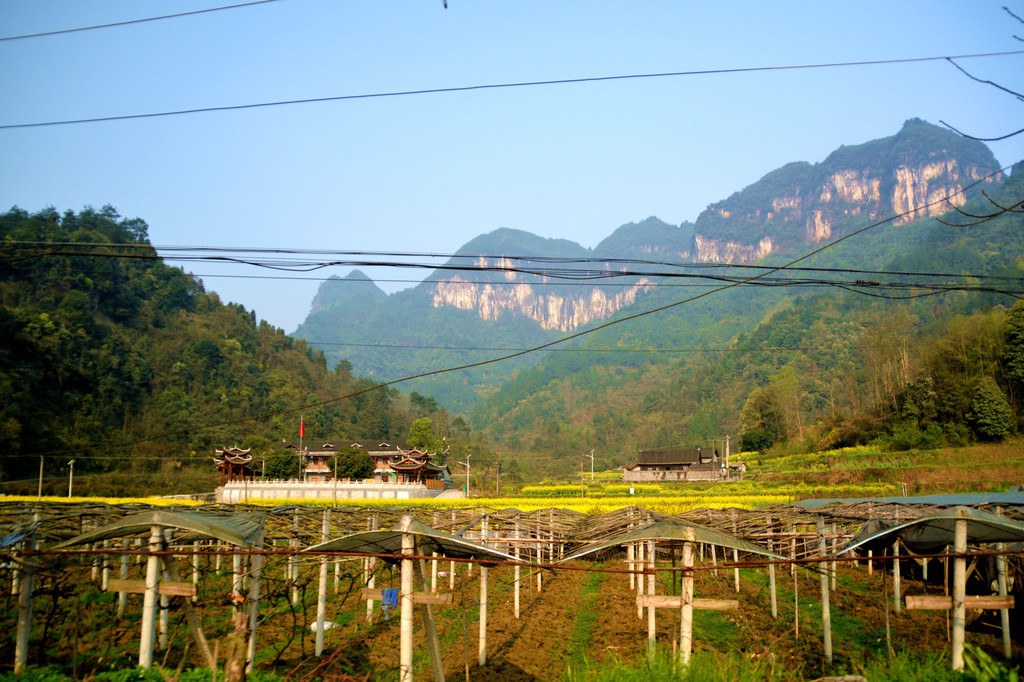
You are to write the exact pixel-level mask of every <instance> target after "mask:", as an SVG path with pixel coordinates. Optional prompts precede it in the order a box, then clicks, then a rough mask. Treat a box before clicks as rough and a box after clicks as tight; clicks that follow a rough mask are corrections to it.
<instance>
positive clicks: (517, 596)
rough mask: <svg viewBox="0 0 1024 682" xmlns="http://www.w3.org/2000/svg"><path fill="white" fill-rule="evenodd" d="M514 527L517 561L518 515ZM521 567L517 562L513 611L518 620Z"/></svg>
mask: <svg viewBox="0 0 1024 682" xmlns="http://www.w3.org/2000/svg"><path fill="white" fill-rule="evenodd" d="M514 529H515V530H514V532H515V534H516V546H515V557H516V561H519V518H518V517H516V522H515V526H514ZM519 568H520V566H519V565H518V564H516V567H515V581H514V584H515V588H514V590H513V591H514V597H515V601H514V602H513V613H514V614H515V617H516V620H519Z"/></svg>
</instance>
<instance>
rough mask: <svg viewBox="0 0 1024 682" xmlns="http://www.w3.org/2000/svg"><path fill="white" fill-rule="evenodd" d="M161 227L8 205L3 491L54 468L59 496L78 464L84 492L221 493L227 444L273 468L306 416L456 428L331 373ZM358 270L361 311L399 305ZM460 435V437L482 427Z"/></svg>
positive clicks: (378, 430) (350, 423) (331, 421)
mask: <svg viewBox="0 0 1024 682" xmlns="http://www.w3.org/2000/svg"><path fill="white" fill-rule="evenodd" d="M147 233H148V228H147V226H146V224H145V223H144V222H143V221H142V220H138V219H131V220H129V219H125V218H122V217H121V216H120V215H118V214H117V212H116V211H115V210H114V209H113V208H111V207H109V206H108V207H104V208H103V209H100V210H95V209H91V208H87V209H85V210H83V211H81V212H79V213H75V212H72V211H67V212H65V213H63V214H60V213H58V212H57V211H55V210H53V209H44V210H42V211H39V212H38V213H34V214H29V213H27V212H25V211H22V210H20V209H17V208H14V209H12V210H10V211H8V212H6V213H2V214H0V262H2V263H3V267H0V336H2V338H3V342H2V343H0V483H2V484H3V486H4V487H3V492H5V493H10V492H12V491H15V490H17V486H18V485H21V486H23V490H24V488H29V487H30V488H31V490H32V492H33V494H34V493H35V490H36V489H35V484H36V474H37V472H40V467H41V466H42V465H44V464H45V472H46V474H47V477H48V479H47V482H46V483H47V485H46V487H47V489H48V491H53V490H54V483H53V480H54V478H56V479H57V481H58V482H59V484H62V485H65V486H66V485H67V480H68V478H67V473H66V472H67V468H63V473H62V467H66V464H65V463H66V462H67V461H68V460H69V459H71V458H74V460H75V461H76V464H75V469H74V474H75V479H74V482H75V486H76V488H75V490H76V491H78V492H84V491H91V492H93V493H94V494H134V495H139V494H144V493H146V492H147V491H149V490H154V489H162V490H164V491H173V492H199V491H203V492H208V491H209V490H212V488H213V487H214V486H215V485H216V480H217V479H216V472H215V470H214V469H213V466H212V463H211V458H212V456H213V453H214V450H215V449H216V448H223V447H229V446H232V445H239V446H241V447H245V448H251V449H252V451H253V454H254V455H255V456H256V458H257V461H260V460H261V459H263V458H264V457H267V456H268V455H270V454H271V453H273V452H274V451H275V450H277V449H279V448H280V443H282V441H283V440H291V439H292V438H294V437H295V436H296V432H297V430H298V426H299V419H300V416H299V414H302V415H303V417H304V420H305V426H306V432H307V435H308V436H309V437H310V438H332V439H357V438H364V437H366V436H372V437H378V438H387V439H389V440H391V441H392V442H396V441H397V442H402V441H404V439H405V438H406V437H407V436H408V435H409V433H410V430H411V425H412V422H413V421H414V420H415V419H417V418H420V417H430V418H432V419H433V420H434V421H433V423H434V424H437V425H438V426H439V427H443V428H446V429H448V422H447V415H446V413H444V412H443V410H439V409H438V408H437V406H436V405H433V404H431V403H429V401H424V400H419V402H417V400H416V399H415V398H414V397H413V396H409V399H408V400H406V399H405V397H404V396H400V395H399V394H398V393H397V392H396V391H394V390H389V389H385V388H382V387H380V386H378V385H376V384H375V383H374V382H372V381H370V380H367V379H364V378H359V377H356V376H353V374H352V373H351V372H349V371H347V370H345V369H344V368H338V369H335V370H334V371H331V370H329V369H328V368H327V364H326V361H325V358H324V356H323V354H322V353H320V352H318V351H315V350H313V349H311V348H310V347H309V346H308V345H307V344H306V343H305V342H303V341H301V340H297V339H292V338H290V337H288V336H286V335H285V333H284V331H283V330H281V329H277V328H274V327H272V326H270V325H268V324H267V323H266V322H263V323H257V321H256V315H255V313H253V312H252V311H247V310H245V309H244V308H243V307H242V306H239V305H234V304H228V305H225V304H223V303H222V302H221V301H220V299H219V298H218V296H217V294H216V293H213V292H206V291H204V289H203V287H202V284H201V283H200V282H199V281H198V280H196V279H194V278H193V277H192V276H190V275H187V274H185V273H184V272H182V271H181V270H180V269H177V268H172V267H170V266H167V265H165V264H164V263H163V262H162V260H161V259H160V258H159V257H158V256H157V254H156V251H155V250H154V249H153V247H152V246H151V245H150V243H149V240H148V236H147ZM72 243H73V244H74V248H73V249H68V248H67V245H68V244H72ZM350 279H351V280H352V283H351V286H350V288H347V289H340V290H339V291H338V292H333V291H332V292H330V293H347V294H348V298H347V299H346V300H344V304H345V305H346V306H348V307H349V308H350V309H356V308H358V306H360V305H363V306H367V307H371V306H372V305H373V302H374V301H375V300H376V301H377V302H378V303H379V302H380V301H382V300H384V299H385V298H386V297H385V296H384V293H383V292H381V291H380V290H379V289H377V288H376V286H375V285H374V284H373V283H371V282H369V280H367V279H366V278H365V277H364V278H361V279H360V278H359V277H358V275H355V276H351V277H350ZM320 303H322V304H323V305H331V304H333V303H338V299H337V298H336V299H334V300H333V301H330V300H324V301H321V302H320ZM373 389H376V390H373ZM351 394H356V396H357V397H355V398H354V399H352V400H338V398H339V397H343V396H347V395H351ZM321 401H328V402H327V403H326V404H319V403H320V402H321ZM303 406H307V407H306V408H305V409H303V410H302V412H301V413H300V412H298V410H299V409H300V408H302V407H303ZM448 430H449V432H450V435H451V437H450V438H449V439H448V443H449V444H455V445H458V443H459V441H458V439H459V438H463V439H464V440H468V439H469V438H471V436H472V434H470V433H469V431H468V429H467V428H465V425H464V424H462V427H456V428H452V429H448ZM479 451H480V450H479V449H474V452H479ZM291 459H292V460H294V457H292V458H291ZM44 460H45V462H44ZM101 475H102V476H101ZM111 477H117V479H118V480H116V481H113V482H112V478H111ZM19 479H21V481H22V482H21V483H18V480H19ZM98 480H102V481H104V482H103V483H102V485H103V486H104V487H99V486H98V485H97V483H96V481H98Z"/></svg>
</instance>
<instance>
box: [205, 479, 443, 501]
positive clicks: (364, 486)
mask: <svg viewBox="0 0 1024 682" xmlns="http://www.w3.org/2000/svg"><path fill="white" fill-rule="evenodd" d="M441 492H442V491H441V490H428V489H427V486H425V485H423V484H422V483H342V482H341V481H339V482H338V483H337V485H335V484H334V482H326V483H306V482H304V481H299V480H292V481H262V482H259V483H253V482H245V483H243V482H239V481H234V482H232V483H227V484H225V485H224V486H223V487H221V488H217V492H216V499H217V502H225V503H229V504H230V503H235V502H245V501H246V500H303V499H305V500H332V501H333V500H334V499H335V495H337V499H338V501H343V500H410V499H416V498H421V497H437V496H438V495H439V494H441Z"/></svg>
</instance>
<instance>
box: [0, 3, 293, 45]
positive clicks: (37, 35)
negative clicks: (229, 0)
mask: <svg viewBox="0 0 1024 682" xmlns="http://www.w3.org/2000/svg"><path fill="white" fill-rule="evenodd" d="M277 1H278V0H252V2H241V3H238V4H237V5H224V6H223V7H209V8H207V9H197V10H193V11H191V12H178V13H177V14H163V15H161V16H158V17H146V18H145V19H129V20H127V21H115V22H112V23H109V24H97V25H95V26H81V27H79V28H64V29H60V30H57V31H42V32H40V33H26V34H23V35H19V36H4V37H0V42H5V41H9V40H26V39H28V38H43V37H46V36H56V35H63V34H65V33H78V32H81V31H95V30H97V29H101V28H113V27H115V26H129V25H131V24H143V23H146V22H149V21H161V20H163V19H177V18H179V17H187V16H191V15H193V14H207V13H209V12H219V11H221V10H225V9H238V8H240V7H250V6H252V5H265V4H266V3H268V2H277Z"/></svg>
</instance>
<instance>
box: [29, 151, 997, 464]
mask: <svg viewBox="0 0 1024 682" xmlns="http://www.w3.org/2000/svg"><path fill="white" fill-rule="evenodd" d="M1008 168H1009V167H1008ZM1008 168H1001V169H999V170H998V171H995V172H994V173H991V174H989V175H987V176H984V177H981V178H979V179H977V180H975V181H974V182H972V183H971V184H968V185H967V186H965V187H963V188H961V189H958V190H957V191H956V193H954V194H964V193H966V191H967V190H969V189H971V188H973V187H975V186H977V185H979V184H981V183H982V182H985V181H987V180H988V179H989V178H991V177H993V176H994V175H996V174H998V173H1002V172H1005V171H1006V170H1008ZM948 200H949V196H948V195H947V196H944V197H942V198H941V199H937V200H934V201H932V202H930V203H928V204H926V205H925V206H923V207H919V208H915V209H909V210H907V211H904V212H902V213H896V214H893V215H891V216H889V217H888V218H884V219H882V220H878V221H876V222H873V223H871V224H869V225H865V226H864V227H861V228H859V229H856V230H854V231H852V232H850V233H848V235H845V236H843V237H840V238H838V239H836V240H833V241H831V242H828V243H826V244H823V245H821V246H820V247H818V248H817V249H813V250H812V251H810V252H808V253H806V254H804V255H803V256H800V257H798V258H795V259H794V260H791V261H790V262H787V263H784V264H782V265H777V266H771V267H770V269H768V270H766V271H765V272H762V273H760V274H755V275H752V276H750V278H748V279H746V280H744V281H741V282H733V283H729V284H724V285H722V286H719V287H716V288H714V289H711V290H708V291H705V292H701V293H699V294H695V295H693V296H689V297H687V298H684V299H682V300H679V301H675V302H673V303H667V304H665V305H659V306H656V307H654V308H650V309H647V310H641V311H640V312H635V313H633V314H629V315H624V316H623V317H618V318H615V319H610V321H608V322H605V323H602V324H600V325H596V326H594V327H592V328H588V329H585V330H582V331H579V332H574V333H572V334H568V335H565V336H563V337H561V338H559V339H555V340H553V341H548V342H546V343H542V344H540V345H537V346H534V347H531V348H526V349H523V350H517V351H513V352H508V353H506V354H504V355H500V356H498V357H492V358H488V359H483V360H477V361H472V363H464V364H462V365H459V366H456V367H447V368H442V369H439V370H430V371H427V372H421V373H418V374H414V375H410V376H407V377H400V378H398V379H392V380H390V381H384V382H381V383H378V384H374V385H372V386H367V387H365V388H361V389H358V390H355V391H352V392H350V393H347V394H345V395H339V396H336V397H333V398H328V399H326V400H315V401H313V402H309V403H306V404H301V406H298V407H296V408H288V409H285V410H279V411H275V412H271V413H265V414H262V415H253V416H250V417H243V418H241V419H231V420H226V421H222V422H216V423H213V424H205V425H202V426H198V427H191V428H186V429H178V430H175V431H168V432H165V433H161V434H157V435H153V436H143V437H139V438H134V439H132V440H128V441H123V442H119V443H114V444H109V445H92V446H84V447H78V449H75V450H74V451H69V450H62V451H53V452H49V453H31V454H27V455H24V456H23V457H40V456H53V455H62V454H65V453H69V452H74V453H78V454H85V453H89V452H94V451H96V450H99V449H100V447H128V446H131V445H135V444H138V443H142V442H150V441H154V440H160V439H163V438H168V437H172V436H178V435H184V434H188V433H194V432H196V431H203V430H206V429H213V428H218V427H223V426H236V425H239V424H248V423H250V422H255V421H257V420H265V419H270V418H273V417H282V416H285V415H295V414H299V413H300V412H302V411H305V410H309V409H311V408H318V407H324V406H329V404H334V403H336V402H341V401H343V400H350V399H352V398H355V397H358V396H360V395H365V394H367V393H371V392H373V391H378V390H382V389H386V388H389V387H391V386H395V385H398V384H402V383H406V382H410V381H414V380H417V379H425V378H427V377H433V376H437V375H441V374H447V373H451V372H461V371H463V370H470V369H474V368H477V367H485V366H487V365H495V364H497V363H502V361H504V360H508V359H512V358H514V357H519V356H521V355H525V354H527V353H531V352H537V351H539V350H547V349H548V348H551V347H553V346H556V345H558V344H561V343H565V342H567V341H572V340H574V339H579V338H582V337H584V336H587V335H590V334H593V333H595V332H599V331H601V330H603V329H607V328H609V327H614V326H615V325H621V324H623V323H627V322H631V321H634V319H639V318H640V317H645V316H647V315H652V314H655V313H658V312H664V311H666V310H670V309H672V308H675V307H678V306H680V305H685V304H687V303H692V302H693V301H696V300H699V299H701V298H706V297H708V296H711V295H712V294H716V293H719V292H723V291H726V290H728V289H733V288H735V287H738V286H740V285H743V284H750V283H752V282H755V281H756V280H759V279H761V278H763V276H766V275H767V274H769V273H771V272H777V271H780V270H784V269H786V268H788V267H792V266H795V265H797V264H798V263H801V262H803V261H805V260H807V259H808V258H811V257H813V256H815V255H817V254H819V253H821V252H823V251H826V250H828V249H830V248H833V247H835V246H836V245H838V244H841V243H842V242H845V241H847V240H849V239H853V238H854V237H857V236H859V235H863V233H864V232H867V231H869V230H871V229H876V228H878V227H880V226H882V225H885V224H887V223H890V222H892V221H894V220H897V219H899V218H902V217H904V216H907V215H911V214H913V213H915V212H916V211H919V210H921V209H922V208H930V207H932V206H936V205H938V204H940V203H943V202H947V201H948Z"/></svg>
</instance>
